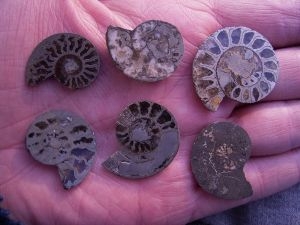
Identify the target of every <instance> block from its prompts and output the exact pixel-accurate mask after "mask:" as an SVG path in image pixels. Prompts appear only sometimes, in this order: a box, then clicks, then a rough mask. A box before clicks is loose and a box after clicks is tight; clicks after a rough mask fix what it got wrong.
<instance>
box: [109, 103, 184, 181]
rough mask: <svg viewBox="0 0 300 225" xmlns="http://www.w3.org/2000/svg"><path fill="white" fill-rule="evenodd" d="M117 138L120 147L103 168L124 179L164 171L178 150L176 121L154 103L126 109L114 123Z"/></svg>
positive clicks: (130, 106) (133, 105)
mask: <svg viewBox="0 0 300 225" xmlns="http://www.w3.org/2000/svg"><path fill="white" fill-rule="evenodd" d="M116 132H117V133H116V135H117V138H118V140H119V141H120V143H121V144H122V145H123V147H122V148H121V150H119V151H117V152H116V153H114V154H113V155H112V156H110V157H109V158H108V159H107V160H106V161H105V162H104V163H103V166H104V167H105V168H106V169H108V170H109V171H111V172H113V173H115V174H117V175H120V176H122V177H127V178H132V179H135V178H144V177H148V176H152V175H154V174H156V173H158V172H159V171H161V170H162V169H164V168H165V167H167V166H168V165H169V164H170V163H171V161H172V160H173V158H174V157H175V155H176V153H177V151H178V148H179V131H178V127H177V124H176V121H175V118H174V117H173V116H172V115H171V114H170V112H168V110H167V109H166V108H165V107H163V106H161V105H159V104H157V103H154V102H150V101H140V102H136V103H133V104H131V105H129V106H128V107H126V108H125V109H124V111H123V112H122V113H121V114H120V116H119V119H118V120H117V126H116Z"/></svg>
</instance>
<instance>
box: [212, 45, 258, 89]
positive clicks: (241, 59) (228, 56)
mask: <svg viewBox="0 0 300 225" xmlns="http://www.w3.org/2000/svg"><path fill="white" fill-rule="evenodd" d="M261 75H262V63H261V60H260V58H259V57H258V55H257V54H256V53H255V52H254V51H252V50H251V49H249V48H246V47H243V46H236V47H232V48H230V49H228V50H227V51H226V52H224V54H223V55H222V56H221V57H220V60H219V62H218V65H217V76H218V79H219V83H220V85H221V86H222V87H224V86H226V84H227V83H228V82H231V81H233V82H234V83H235V84H237V85H239V86H252V85H254V84H255V83H257V81H258V80H259V79H260V77H261Z"/></svg>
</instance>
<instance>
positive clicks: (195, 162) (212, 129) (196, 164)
mask: <svg viewBox="0 0 300 225" xmlns="http://www.w3.org/2000/svg"><path fill="white" fill-rule="evenodd" d="M250 153H251V140H250V137H249V135H248V134H247V132H246V131H245V130H244V129H243V128H241V127H240V126H238V125H237V124H233V123H230V122H218V123H213V124H210V125H208V126H207V127H205V128H204V129H203V130H202V131H201V132H200V134H199V135H198V136H197V137H196V140H195V142H194V144H193V149H192V156H191V165H192V171H193V174H194V176H195V178H196V181H197V183H198V184H199V185H200V186H201V187H202V188H203V190H205V191H207V192H209V193H211V194H213V195H215V196H217V197H220V198H224V199H241V198H245V197H249V196H250V195H252V187H251V185H250V183H249V182H248V181H247V180H246V178H245V174H244V172H243V167H244V165H245V163H246V162H247V160H248V159H249V157H250Z"/></svg>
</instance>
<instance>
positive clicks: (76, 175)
mask: <svg viewBox="0 0 300 225" xmlns="http://www.w3.org/2000/svg"><path fill="white" fill-rule="evenodd" d="M26 147H27V149H28V150H29V152H30V154H31V155H32V157H33V158H34V159H35V160H37V161H39V162H41V163H43V164H47V165H55V166H57V167H58V172H59V175H60V178H61V181H62V183H63V186H64V188H65V189H70V188H72V187H73V186H76V185H77V184H79V183H80V182H81V181H82V180H83V179H84V178H85V177H86V175H87V174H88V172H89V171H90V169H91V167H92V162H93V159H94V155H95V152H96V141H95V136H94V133H93V131H92V130H91V128H90V127H89V125H88V124H87V123H86V122H85V121H84V120H83V119H82V118H80V117H79V116H77V115H75V114H74V113H70V112H67V111H62V110H54V111H49V112H46V113H44V114H42V115H40V116H38V117H37V118H36V119H35V120H34V121H33V123H32V124H31V125H30V127H29V129H28V132H27V135H26Z"/></svg>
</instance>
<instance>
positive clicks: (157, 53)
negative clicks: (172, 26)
mask: <svg viewBox="0 0 300 225" xmlns="http://www.w3.org/2000/svg"><path fill="white" fill-rule="evenodd" d="M147 45H148V48H149V49H150V50H151V52H152V53H153V55H154V57H155V58H162V57H165V56H166V55H167V54H168V52H169V42H168V39H167V38H166V36H164V35H162V34H160V33H159V32H154V34H152V36H151V38H150V40H149V42H148V44H147Z"/></svg>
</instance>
